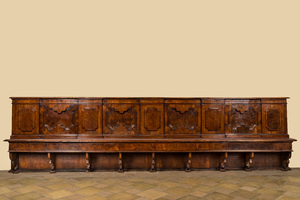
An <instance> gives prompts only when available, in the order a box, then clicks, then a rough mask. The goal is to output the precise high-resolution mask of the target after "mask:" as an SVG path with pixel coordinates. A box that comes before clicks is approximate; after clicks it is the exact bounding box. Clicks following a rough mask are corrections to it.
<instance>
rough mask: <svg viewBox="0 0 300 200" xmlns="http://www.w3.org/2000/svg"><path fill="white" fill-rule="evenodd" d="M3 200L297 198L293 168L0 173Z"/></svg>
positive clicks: (299, 174) (298, 182)
mask: <svg viewBox="0 0 300 200" xmlns="http://www.w3.org/2000/svg"><path fill="white" fill-rule="evenodd" d="M2 199H15V200H18V199H88V200H93V199H99V200H102V199H112V200H115V199H120V200H126V199H129V200H130V199H138V200H147V199H160V200H163V199H169V200H172V199H184V200H193V199H220V200H227V199H229V200H231V199H236V200H238V199H239V200H242V199H288V200H292V199H300V169H293V170H292V171H288V172H282V171H277V170H274V171H252V172H244V171H227V172H219V171H193V172H190V173H187V172H183V171H163V172H155V173H150V172H146V171H144V172H135V171H131V172H125V173H123V174H122V173H118V172H90V173H85V172H57V173H55V174H49V173H46V172H36V173H19V174H10V173H7V172H6V171H0V200H2Z"/></svg>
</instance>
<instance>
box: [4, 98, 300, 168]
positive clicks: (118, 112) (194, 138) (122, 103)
mask: <svg viewBox="0 0 300 200" xmlns="http://www.w3.org/2000/svg"><path fill="white" fill-rule="evenodd" d="M11 99H12V101H13V102H12V105H13V115H12V116H13V117H12V135H11V138H10V139H8V140H5V141H8V142H9V153H10V159H11V170H10V171H11V172H13V173H17V172H18V171H42V170H50V172H55V171H82V170H85V171H91V170H119V171H120V172H123V171H124V170H131V169H135V170H139V169H140V170H146V169H147V170H150V171H151V172H153V171H156V170H171V169H176V170H186V171H191V170H198V169H218V170H220V171H225V170H226V169H229V170H230V169H245V170H252V169H282V170H289V167H288V165H289V159H290V157H291V152H292V142H293V141H296V140H295V139H291V138H289V135H288V132H287V110H286V99H287V98H45V97H43V98H38V97H32V98H31V97H12V98H11Z"/></svg>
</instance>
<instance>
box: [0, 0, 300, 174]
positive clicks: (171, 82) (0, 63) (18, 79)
mask: <svg viewBox="0 0 300 200" xmlns="http://www.w3.org/2000/svg"><path fill="white" fill-rule="evenodd" d="M299 7H300V1H298V0H291V1H277V0H272V1H271V0H270V1H269V0H268V1H266V0H259V1H258V0H257V1H240V0H237V1H231V0H229V1H219V0H215V1H183V0H181V1H173V0H172V1H164V0H157V1H156V0H154V1H140V0H136V1H131V0H127V1H31V0H26V1H2V0H0V29H1V31H0V67H1V69H0V70H1V79H0V81H1V82H0V83H1V84H0V85H1V98H0V107H1V108H0V111H1V112H0V122H1V126H0V130H1V133H0V139H1V141H2V140H3V139H6V138H9V136H10V133H11V101H10V100H9V98H8V97H9V96H100V97H106V96H120V97H122V96H130V97H131V96H132V97H135V96H141V97H143V96H149V97H153V96H164V97H175V96H180V97H207V96H210V97H220V96H223V97H257V96H262V97H266V96H290V97H291V99H290V100H289V102H288V103H289V104H288V122H289V133H290V136H291V137H293V138H299V136H300V126H299V113H300V93H299V85H300V81H299V71H298V69H297V68H299V67H300V57H299V55H300V37H299V35H300V28H299V23H300V22H299V21H300V20H299V19H300V12H299ZM293 148H294V151H295V153H293V155H292V159H291V166H292V167H300V142H297V143H294V147H293ZM7 150H8V144H7V143H4V142H1V145H0V160H1V162H0V169H2V170H7V169H8V168H9V165H10V164H9V159H8V153H7Z"/></svg>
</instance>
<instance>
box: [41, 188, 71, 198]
mask: <svg viewBox="0 0 300 200" xmlns="http://www.w3.org/2000/svg"><path fill="white" fill-rule="evenodd" d="M44 195H45V196H46V197H49V198H52V199H60V198H64V197H67V196H71V195H73V193H72V192H69V191H66V190H56V191H53V192H49V193H46V194H44Z"/></svg>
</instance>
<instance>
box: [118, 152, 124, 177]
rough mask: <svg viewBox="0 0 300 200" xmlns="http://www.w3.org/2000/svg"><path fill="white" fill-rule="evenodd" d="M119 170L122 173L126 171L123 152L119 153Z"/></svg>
mask: <svg viewBox="0 0 300 200" xmlns="http://www.w3.org/2000/svg"><path fill="white" fill-rule="evenodd" d="M119 166H120V168H119V172H120V173H123V172H124V169H123V162H122V153H119Z"/></svg>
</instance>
